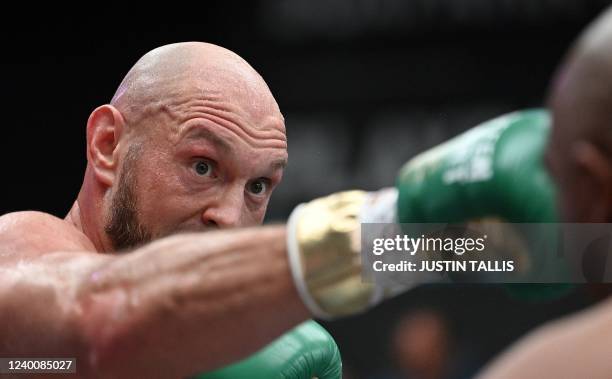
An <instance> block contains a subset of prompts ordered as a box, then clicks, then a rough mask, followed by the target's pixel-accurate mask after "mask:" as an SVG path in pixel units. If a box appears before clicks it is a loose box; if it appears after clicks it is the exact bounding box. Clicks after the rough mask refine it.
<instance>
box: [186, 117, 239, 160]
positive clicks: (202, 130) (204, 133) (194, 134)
mask: <svg viewBox="0 0 612 379" xmlns="http://www.w3.org/2000/svg"><path fill="white" fill-rule="evenodd" d="M184 130H185V131H184V132H183V133H181V134H182V136H181V137H179V141H182V140H185V139H186V140H199V139H203V140H206V141H209V142H211V143H212V144H213V145H215V147H218V148H219V149H221V150H223V152H224V153H231V152H232V150H233V149H232V147H231V146H230V144H229V143H228V142H227V141H226V140H224V139H223V138H221V137H219V136H218V135H217V134H215V133H214V132H213V131H211V130H209V129H207V128H206V127H204V126H202V125H200V124H195V125H192V126H190V127H188V128H186V129H184Z"/></svg>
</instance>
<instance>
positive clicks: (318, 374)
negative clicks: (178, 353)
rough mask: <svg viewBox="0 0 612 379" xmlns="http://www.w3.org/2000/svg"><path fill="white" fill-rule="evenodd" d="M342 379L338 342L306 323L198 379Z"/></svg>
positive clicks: (321, 330) (314, 325) (316, 327)
mask: <svg viewBox="0 0 612 379" xmlns="http://www.w3.org/2000/svg"><path fill="white" fill-rule="evenodd" d="M241 378H248V379H312V378H318V379H339V378H342V360H341V358H340V351H339V350H338V346H336V342H335V341H334V339H333V338H332V336H330V335H329V333H327V331H326V330H325V329H324V328H323V327H322V326H320V325H319V324H317V323H316V322H314V321H306V322H304V323H303V324H301V325H299V326H297V327H295V328H294V329H293V330H291V331H290V332H287V333H286V334H284V335H282V336H281V337H280V338H278V339H277V340H275V341H274V342H272V343H271V344H269V345H268V346H266V347H264V348H263V349H262V350H260V351H258V352H257V353H255V354H253V355H251V356H250V357H248V358H246V359H244V360H242V361H240V362H238V363H235V364H233V365H230V366H227V367H224V368H221V369H219V370H216V371H213V372H210V373H207V374H200V375H197V376H195V379H241Z"/></svg>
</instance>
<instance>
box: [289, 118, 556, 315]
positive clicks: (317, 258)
mask: <svg viewBox="0 0 612 379" xmlns="http://www.w3.org/2000/svg"><path fill="white" fill-rule="evenodd" d="M549 125H550V120H549V116H548V113H547V112H546V111H544V110H530V111H523V112H515V113H511V114H508V115H504V116H501V117H498V118H496V119H494V120H491V121H488V122H485V123H483V124H481V125H479V126H476V127H474V128H472V129H470V130H468V131H467V132H465V133H463V134H461V135H459V136H457V137H455V138H453V139H451V140H449V141H447V142H445V143H443V144H441V145H439V146H437V147H434V148H433V149H431V150H429V151H426V152H424V153H422V154H420V155H418V156H416V157H415V158H413V159H412V160H410V161H409V162H408V163H406V165H405V166H404V167H403V168H402V169H401V171H400V174H399V176H398V180H397V189H385V190H382V191H378V192H371V193H367V192H362V191H349V192H341V193H337V194H333V195H331V196H327V197H324V198H320V199H316V200H314V201H311V202H310V203H307V204H303V205H301V206H299V207H297V208H296V209H295V210H294V211H293V213H292V215H291V217H290V219H289V222H288V224H287V227H288V253H289V260H290V263H291V269H292V272H293V277H294V280H295V282H296V287H297V288H298V291H299V293H300V295H301V297H302V299H303V301H304V303H305V304H306V305H307V306H308V308H309V309H310V310H311V311H312V312H313V314H314V315H315V316H317V317H322V318H335V317H340V316H345V315H351V314H354V313H358V312H361V311H364V310H367V309H368V308H370V307H372V306H374V305H376V304H377V303H379V302H380V301H382V300H383V299H385V298H386V297H389V296H393V295H395V294H396V293H398V292H401V291H405V290H408V289H409V288H411V287H413V286H414V285H417V284H420V283H421V281H422V278H419V277H417V276H416V275H412V276H411V278H412V279H414V280H415V281H414V283H413V285H407V286H401V287H397V288H393V289H390V288H380V287H376V286H374V285H373V284H372V283H366V282H363V281H362V278H361V273H362V266H361V256H360V223H393V222H399V223H466V222H470V221H474V220H480V219H487V218H488V219H497V220H501V221H506V222H515V223H518V222H522V223H528V222H531V223H536V222H554V221H555V220H556V219H557V216H556V208H555V191H554V187H553V185H552V183H551V180H550V178H549V176H548V174H547V172H546V171H545V169H544V167H543V165H542V153H543V149H544V146H545V143H546V139H547V136H548V131H549ZM517 253H518V252H517ZM520 253H524V255H528V254H529V253H528V252H525V251H523V252H520ZM522 258H525V257H522ZM528 258H530V259H534V261H537V260H538V258H539V257H528ZM536 263H537V264H540V265H541V264H542V262H536ZM428 279H429V277H428Z"/></svg>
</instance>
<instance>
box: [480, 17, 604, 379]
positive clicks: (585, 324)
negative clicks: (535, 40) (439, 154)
mask: <svg viewBox="0 0 612 379" xmlns="http://www.w3.org/2000/svg"><path fill="white" fill-rule="evenodd" d="M556 79H557V80H556V81H555V83H554V85H553V88H552V93H551V97H550V108H551V110H552V113H553V129H552V133H551V137H550V141H549V144H548V150H547V156H546V157H547V162H548V167H549V171H550V172H551V173H552V174H553V176H554V177H555V178H556V181H557V184H558V187H559V194H560V205H561V208H562V213H563V215H564V218H565V220H566V221H567V222H596V223H599V222H602V223H610V222H612V132H611V129H610V127H611V126H612V8H610V9H608V10H607V11H606V12H605V13H604V14H603V15H602V16H601V17H600V18H599V19H598V20H597V21H596V22H595V23H594V24H593V25H592V26H591V27H589V28H588V30H587V31H586V32H585V34H584V35H583V36H581V38H580V39H579V40H578V42H577V44H576V45H575V46H574V48H573V49H572V51H571V52H570V54H569V56H568V59H567V61H566V62H565V64H564V65H563V66H562V67H561V69H560V71H559V74H558V76H557V78H556ZM610 357H612V300H606V301H605V302H603V303H601V304H600V305H598V306H596V307H594V308H592V309H590V310H587V311H584V312H581V313H579V314H577V315H574V316H571V317H568V318H566V319H564V320H561V321H557V322H554V323H551V324H548V325H546V326H544V327H542V328H540V329H539V330H536V331H535V332H533V333H531V334H530V335H529V336H528V337H526V338H525V339H523V340H522V341H519V343H517V344H516V345H515V346H513V347H512V348H511V349H510V350H509V351H508V352H506V353H505V354H504V355H502V357H501V358H500V359H498V360H497V361H495V362H494V363H493V364H492V365H491V366H490V367H489V368H488V369H487V370H486V371H485V372H484V373H483V374H482V375H480V376H479V378H482V379H485V378H491V379H493V378H495V379H504V378H508V379H510V378H521V379H530V378H534V379H535V378H538V379H539V378H589V379H599V378H602V379H603V378H610V377H611V376H612V359H610Z"/></svg>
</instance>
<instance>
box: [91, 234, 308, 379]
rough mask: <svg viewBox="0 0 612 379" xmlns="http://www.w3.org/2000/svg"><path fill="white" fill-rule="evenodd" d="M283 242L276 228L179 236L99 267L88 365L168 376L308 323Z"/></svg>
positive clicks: (235, 355)
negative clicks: (299, 324) (305, 321)
mask: <svg viewBox="0 0 612 379" xmlns="http://www.w3.org/2000/svg"><path fill="white" fill-rule="evenodd" d="M285 245H286V243H285V229H284V227H281V226H275V227H264V228H256V229H245V230H232V231H223V232H214V233H206V234H189V235H178V236H174V237H169V238H166V239H163V240H159V241H157V242H154V243H152V244H150V245H148V246H145V247H143V248H140V249H138V250H136V251H134V252H132V253H130V254H126V255H125V256H122V257H120V258H118V259H114V260H112V261H111V262H109V263H107V264H104V265H103V266H102V267H99V268H96V269H95V270H93V271H92V272H91V274H90V275H88V277H87V280H86V282H85V283H84V285H83V287H82V289H81V292H82V295H81V299H82V300H81V301H82V304H83V311H84V314H87V315H88V317H87V319H84V320H83V322H84V323H85V325H84V326H83V328H84V330H86V334H87V338H88V340H90V341H94V343H95V346H93V348H92V355H91V356H90V359H91V364H92V365H93V366H94V367H98V369H99V370H111V371H112V370H115V369H116V370H119V371H122V372H123V373H125V374H127V375H128V376H130V375H129V373H126V372H125V370H126V369H127V368H128V367H129V368H131V367H133V368H134V369H135V370H137V372H134V373H133V374H138V375H143V376H146V377H155V376H162V377H166V376H167V377H172V376H174V375H184V374H186V373H190V372H196V371H205V370H209V369H212V368H215V367H218V366H221V365H224V364H227V363H230V362H232V361H235V360H237V359H239V358H241V357H244V356H246V355H247V354H249V353H251V352H254V351H255V350H257V349H258V348H260V347H261V346H263V345H264V344H265V343H267V342H270V341H272V340H273V339H274V338H275V337H277V336H279V335H280V334H282V333H283V332H284V331H286V330H287V329H288V328H290V327H292V326H294V325H296V324H297V323H299V322H300V321H302V320H304V319H306V318H308V317H309V314H308V312H307V311H306V309H305V308H304V306H303V305H302V303H301V301H300V300H299V298H298V296H297V294H296V292H295V288H294V285H293V281H292V278H291V274H290V270H289V267H288V262H287V258H286V251H285ZM169 352H172V353H171V354H170V353H169Z"/></svg>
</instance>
